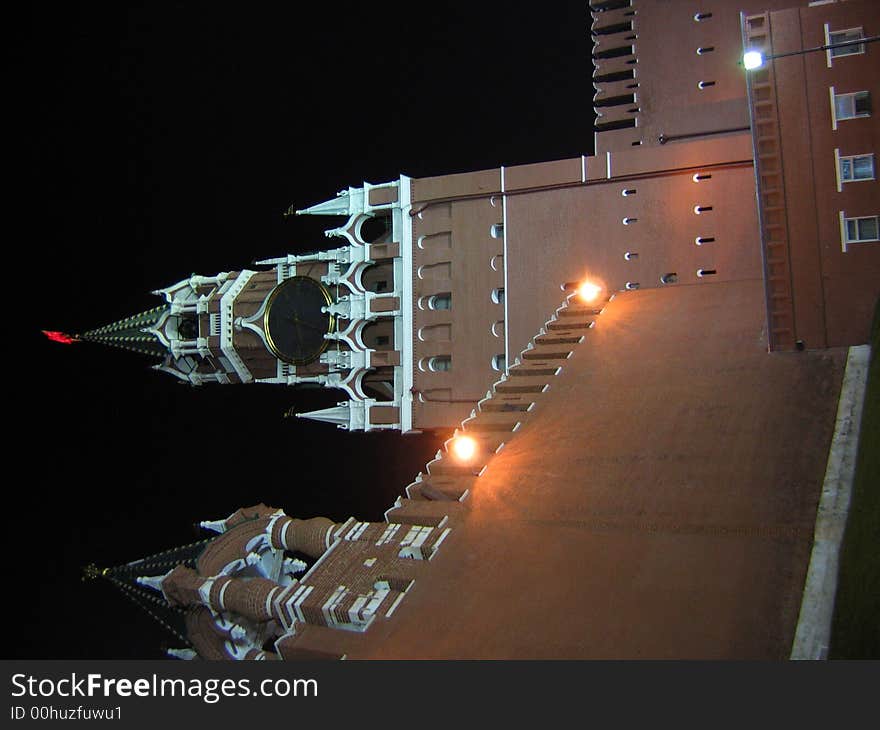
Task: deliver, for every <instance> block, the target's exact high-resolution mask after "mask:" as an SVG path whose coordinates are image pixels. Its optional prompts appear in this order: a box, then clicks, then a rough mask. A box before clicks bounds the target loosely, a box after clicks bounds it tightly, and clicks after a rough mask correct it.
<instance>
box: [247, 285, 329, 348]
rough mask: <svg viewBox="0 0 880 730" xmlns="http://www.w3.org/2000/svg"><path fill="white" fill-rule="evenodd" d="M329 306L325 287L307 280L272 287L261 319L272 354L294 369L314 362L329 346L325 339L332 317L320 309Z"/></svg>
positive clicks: (327, 292)
mask: <svg viewBox="0 0 880 730" xmlns="http://www.w3.org/2000/svg"><path fill="white" fill-rule="evenodd" d="M332 302H333V299H332V297H331V296H330V292H329V291H328V289H327V287H326V286H324V285H323V284H322V283H321V282H320V281H316V280H315V279H311V278H309V277H308V276H294V277H293V278H291V279H287V280H286V281H283V282H281V283H280V284H279V285H278V286H277V287H275V289H274V290H273V291H272V293H271V294H270V295H269V301H268V302H267V303H266V312H265V314H264V315H263V328H264V330H265V332H266V340H267V341H268V343H269V348H270V349H271V350H272V353H273V354H274V355H275V356H276V357H277V358H279V359H281V360H284V361H285V362H289V363H293V364H294V365H305V364H307V363H310V362H313V361H314V360H317V359H318V357H319V356H320V354H321V353H322V352H324V350H325V349H326V347H327V344H328V340H325V339H324V335H325V334H327V333H329V332H331V331H332V330H333V315H332V314H327V313H325V312H322V311H321V307H327V306H329V305H330V304H332Z"/></svg>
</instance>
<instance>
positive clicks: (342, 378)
mask: <svg viewBox="0 0 880 730" xmlns="http://www.w3.org/2000/svg"><path fill="white" fill-rule="evenodd" d="M409 197H410V196H409V179H408V178H406V177H405V176H402V177H401V178H400V179H399V180H395V181H393V182H390V183H388V184H385V185H371V184H369V183H365V184H364V185H363V186H362V187H361V188H349V189H348V190H343V191H341V192H340V193H339V194H338V195H337V196H336V198H334V199H332V200H329V201H327V202H325V203H321V204H318V205H315V206H312V207H310V208H307V209H305V210H297V211H294V210H292V209H291V210H290V211H288V214H291V213H294V212H296V213H297V214H312V215H330V216H339V217H344V220H345V222H344V223H343V225H341V226H338V227H336V228H332V229H330V230H327V231H326V235H327V236H328V237H330V238H334V239H342V242H343V245H342V246H339V247H337V248H332V249H329V250H322V251H316V252H314V253H309V254H304V255H287V256H282V257H279V258H271V259H266V260H262V261H257V262H255V264H254V268H253V269H242V270H240V271H227V272H221V273H219V274H216V275H214V276H200V275H196V274H193V275H192V276H190V277H188V278H186V279H183V280H181V281H179V282H177V283H175V284H172V285H171V286H168V287H166V288H164V289H158V290H156V291H154V292H153V293H154V294H156V295H158V296H160V297H162V299H164V304H163V305H160V306H158V307H155V308H153V309H151V310H149V311H147V312H143V313H141V314H138V315H135V316H133V317H128V318H126V319H123V320H120V321H117V322H114V323H112V324H109V325H106V326H104V327H100V328H98V329H95V330H91V331H88V332H85V333H84V334H82V335H79V339H80V340H86V341H93V342H101V343H103V344H108V345H113V346H117V347H123V348H126V349H131V350H134V351H137V352H141V353H143V354H147V355H150V356H154V357H158V358H161V360H160V362H158V363H157V364H156V365H155V366H154V369H156V370H160V371H163V372H166V373H168V374H170V375H173V376H174V377H176V378H179V379H180V380H182V381H184V382H188V383H190V384H192V385H203V384H206V383H223V384H229V383H262V384H275V385H287V386H296V385H300V384H311V385H312V386H315V385H317V386H322V387H327V388H334V389H337V390H338V391H340V392H341V393H342V394H343V395H344V396H345V398H344V399H340V401H339V402H338V404H337V405H336V406H334V407H332V408H327V409H323V410H319V411H314V412H311V413H300V414H297V415H298V416H301V417H305V418H311V419H315V420H319V421H325V422H330V423H333V424H335V425H336V426H337V427H339V428H342V429H350V430H363V431H369V430H376V429H395V430H402V431H409V430H412V428H413V425H412V408H411V402H412V395H411V389H412V322H411V320H412V315H411V311H412V286H411V285H410V286H407V281H409V280H410V279H411V276H412V224H411V222H410V221H411V217H410V215H409V211H408V208H409V206H408V204H404V203H403V202H402V201H408V200H409Z"/></svg>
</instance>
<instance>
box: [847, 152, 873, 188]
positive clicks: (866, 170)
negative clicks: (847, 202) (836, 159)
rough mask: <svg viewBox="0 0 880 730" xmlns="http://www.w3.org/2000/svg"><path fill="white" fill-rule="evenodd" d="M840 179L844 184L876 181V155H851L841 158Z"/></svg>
mask: <svg viewBox="0 0 880 730" xmlns="http://www.w3.org/2000/svg"><path fill="white" fill-rule="evenodd" d="M840 179H841V181H843V182H853V181H854V180H873V179H874V155H850V156H848V157H841V158H840Z"/></svg>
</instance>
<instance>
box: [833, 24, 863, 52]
mask: <svg viewBox="0 0 880 730" xmlns="http://www.w3.org/2000/svg"><path fill="white" fill-rule="evenodd" d="M864 37H865V36H864V34H863V33H862V29H861V28H847V29H846V30H835V31H831V33H829V34H828V45H829V46H833V45H836V44H838V43H846V42H847V41H857V40H858V39H859V38H864ZM829 50H830V51H831V57H832V58H837V57H838V56H851V55H854V54H857V53H864V52H865V44H864V43H847V45H845V46H838V47H837V48H830V49H829Z"/></svg>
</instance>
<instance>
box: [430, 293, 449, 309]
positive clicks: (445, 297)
mask: <svg viewBox="0 0 880 730" xmlns="http://www.w3.org/2000/svg"><path fill="white" fill-rule="evenodd" d="M428 309H452V293H451V292H448V291H447V292H443V293H441V294H434V295H433V296H431V297H428Z"/></svg>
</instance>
